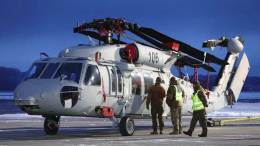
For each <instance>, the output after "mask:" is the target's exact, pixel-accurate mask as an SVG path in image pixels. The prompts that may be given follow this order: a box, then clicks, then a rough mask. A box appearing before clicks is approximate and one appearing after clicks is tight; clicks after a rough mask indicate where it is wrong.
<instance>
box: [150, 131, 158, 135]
mask: <svg viewBox="0 0 260 146" xmlns="http://www.w3.org/2000/svg"><path fill="white" fill-rule="evenodd" d="M150 134H151V135H155V134H158V132H157V131H153V132H151V133H150Z"/></svg>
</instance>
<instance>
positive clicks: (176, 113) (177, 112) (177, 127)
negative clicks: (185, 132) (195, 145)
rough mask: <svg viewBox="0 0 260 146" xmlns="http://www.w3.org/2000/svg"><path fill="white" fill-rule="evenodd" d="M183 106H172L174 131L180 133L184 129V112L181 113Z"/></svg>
mask: <svg viewBox="0 0 260 146" xmlns="http://www.w3.org/2000/svg"><path fill="white" fill-rule="evenodd" d="M181 108H182V107H172V108H171V120H172V126H173V131H174V132H177V133H180V132H181V131H182V121H181V119H182V114H181Z"/></svg>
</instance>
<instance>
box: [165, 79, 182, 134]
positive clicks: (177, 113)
mask: <svg viewBox="0 0 260 146" xmlns="http://www.w3.org/2000/svg"><path fill="white" fill-rule="evenodd" d="M183 98H184V91H183V89H182V88H181V87H180V85H179V84H178V82H177V80H176V79H175V77H171V79H170V85H169V88H168V90H167V99H166V103H167V105H168V106H169V107H170V109H171V120H172V126H173V131H172V132H171V133H170V134H181V132H182V122H181V121H182V120H181V109H182V103H183Z"/></svg>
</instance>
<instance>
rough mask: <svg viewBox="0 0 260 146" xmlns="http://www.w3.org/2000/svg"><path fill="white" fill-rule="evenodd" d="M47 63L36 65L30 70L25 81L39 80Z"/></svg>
mask: <svg viewBox="0 0 260 146" xmlns="http://www.w3.org/2000/svg"><path fill="white" fill-rule="evenodd" d="M45 66H46V63H34V64H33V65H32V67H31V68H30V70H29V71H28V74H27V77H26V78H25V79H35V78H38V77H39V75H40V74H41V73H42V71H43V69H44V68H45Z"/></svg>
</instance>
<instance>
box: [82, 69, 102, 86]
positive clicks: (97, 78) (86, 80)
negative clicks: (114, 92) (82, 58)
mask: <svg viewBox="0 0 260 146" xmlns="http://www.w3.org/2000/svg"><path fill="white" fill-rule="evenodd" d="M90 67H91V68H90ZM92 67H94V68H95V69H96V70H95V72H93V68H92ZM89 69H92V70H89ZM88 73H90V74H88ZM93 73H96V74H93ZM93 75H94V76H93ZM87 77H88V78H87ZM91 78H92V80H90V79H91ZM84 84H85V85H88V86H100V85H101V75H100V71H99V68H98V67H97V65H92V64H89V65H88V66H87V67H86V72H85V77H84Z"/></svg>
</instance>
